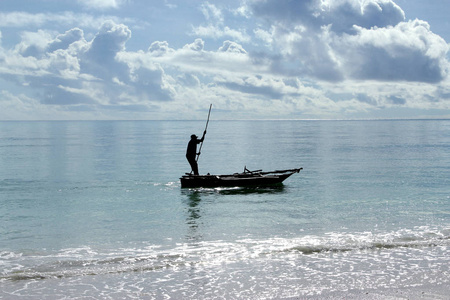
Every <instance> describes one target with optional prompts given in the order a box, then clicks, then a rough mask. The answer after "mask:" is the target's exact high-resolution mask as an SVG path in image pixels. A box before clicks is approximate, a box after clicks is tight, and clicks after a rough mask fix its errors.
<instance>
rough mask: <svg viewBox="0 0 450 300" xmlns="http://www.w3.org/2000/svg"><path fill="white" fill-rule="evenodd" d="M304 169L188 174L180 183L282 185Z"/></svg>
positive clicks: (190, 184) (194, 185)
mask: <svg viewBox="0 0 450 300" xmlns="http://www.w3.org/2000/svg"><path fill="white" fill-rule="evenodd" d="M302 169H303V168H299V169H289V170H277V171H272V172H262V170H256V171H249V170H248V169H247V168H244V172H243V173H234V174H231V175H210V174H208V175H192V174H188V173H186V175H184V176H182V177H181V178H180V181H181V187H182V188H198V187H248V186H251V187H254V186H271V185H281V184H282V182H283V181H284V180H285V179H286V178H288V177H289V176H291V175H292V174H294V173H299V172H300V170H302Z"/></svg>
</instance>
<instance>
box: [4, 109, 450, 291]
mask: <svg viewBox="0 0 450 300" xmlns="http://www.w3.org/2000/svg"><path fill="white" fill-rule="evenodd" d="M211 115H212V116H211V120H210V122H209V127H208V130H207V134H206V138H205V141H204V143H203V147H202V151H201V155H200V158H199V171H200V174H206V173H211V174H230V173H234V172H241V171H243V170H244V167H247V169H250V170H256V169H263V170H264V171H271V170H276V169H278V170H280V169H292V168H300V167H302V168H303V170H302V171H301V172H300V173H299V174H294V175H292V176H291V177H290V178H288V179H287V180H286V181H285V182H284V185H282V186H279V187H271V188H245V189H244V188H237V187H236V188H215V189H182V188H181V185H180V182H179V177H180V176H181V175H183V174H184V173H186V172H190V167H189V164H188V162H187V160H186V158H185V152H186V146H187V143H188V141H189V138H190V135H191V134H197V135H201V134H202V132H203V130H204V128H205V123H206V122H205V121H51V122H37V121H36V122H28V121H27V122H0V224H1V227H0V298H1V299H324V298H327V299H335V298H340V299H416V298H417V299H422V298H423V297H425V298H426V297H428V299H449V296H448V295H450V120H365V121H322V120H320V121H319V120H317V121H316V120H311V121H300V120H282V121H276V120H267V121H256V120H255V121H217V120H214V112H212V114H211Z"/></svg>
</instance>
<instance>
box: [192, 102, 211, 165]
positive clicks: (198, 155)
mask: <svg viewBox="0 0 450 300" xmlns="http://www.w3.org/2000/svg"><path fill="white" fill-rule="evenodd" d="M211 107H212V103H211V105H210V106H209V112H208V120H207V121H206V127H205V131H204V132H206V129H207V128H208V123H209V115H210V114H211ZM203 141H204V139H203ZM203 141H202V142H201V144H200V148H199V150H198V154H197V159H196V160H195V161H198V158H199V157H200V153H201V151H202V146H203Z"/></svg>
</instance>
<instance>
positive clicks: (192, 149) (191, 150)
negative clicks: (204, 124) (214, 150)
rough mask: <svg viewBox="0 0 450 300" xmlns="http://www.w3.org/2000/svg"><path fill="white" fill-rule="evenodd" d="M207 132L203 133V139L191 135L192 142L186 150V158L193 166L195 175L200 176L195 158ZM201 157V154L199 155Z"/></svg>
mask: <svg viewBox="0 0 450 300" xmlns="http://www.w3.org/2000/svg"><path fill="white" fill-rule="evenodd" d="M205 134H206V130H205V131H204V132H203V136H202V138H201V139H198V138H197V136H196V135H195V134H193V135H191V140H190V141H189V143H188V146H187V150H186V158H187V160H188V162H189V164H190V165H191V168H192V171H193V172H194V175H198V164H197V160H196V159H195V156H196V155H197V144H200V143H201V142H203V140H204V139H205ZM198 155H200V153H198Z"/></svg>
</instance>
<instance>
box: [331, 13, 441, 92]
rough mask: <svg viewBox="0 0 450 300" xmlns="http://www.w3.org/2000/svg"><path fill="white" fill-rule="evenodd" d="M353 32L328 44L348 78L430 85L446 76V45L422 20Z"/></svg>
mask: <svg viewBox="0 0 450 300" xmlns="http://www.w3.org/2000/svg"><path fill="white" fill-rule="evenodd" d="M355 31H356V34H355V35H343V36H341V37H337V36H334V37H333V39H334V40H333V41H332V42H331V44H332V45H333V47H334V49H335V53H336V55H338V56H339V58H340V62H341V63H342V65H343V69H344V70H345V72H346V73H347V77H349V78H359V79H371V80H389V81H403V80H405V81H419V82H430V83H433V82H440V81H442V80H443V79H444V78H445V77H446V76H447V75H448V61H447V60H446V56H447V53H448V51H449V46H448V44H447V43H446V42H445V41H444V40H443V39H442V38H441V37H439V36H438V35H435V34H433V33H432V32H431V31H430V27H429V25H428V23H426V22H424V21H419V20H414V21H408V22H401V23H399V24H398V25H396V26H394V27H392V26H391V27H385V28H372V29H365V28H360V27H355Z"/></svg>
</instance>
